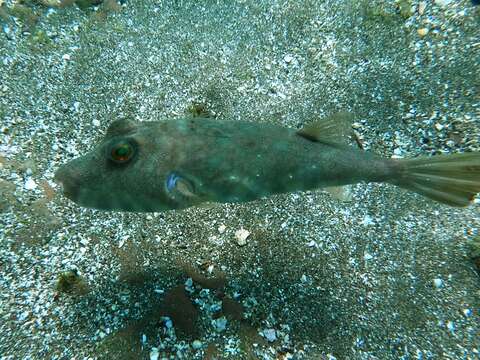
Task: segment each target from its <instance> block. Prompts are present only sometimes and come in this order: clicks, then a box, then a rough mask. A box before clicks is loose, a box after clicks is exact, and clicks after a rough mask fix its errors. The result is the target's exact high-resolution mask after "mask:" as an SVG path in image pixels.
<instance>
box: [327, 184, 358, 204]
mask: <svg viewBox="0 0 480 360" xmlns="http://www.w3.org/2000/svg"><path fill="white" fill-rule="evenodd" d="M323 190H325V191H326V192H328V193H329V194H330V195H331V196H332V197H334V198H335V199H337V200H340V201H345V202H349V201H352V191H351V190H352V189H351V188H350V186H348V185H345V186H329V187H326V188H324V189H323Z"/></svg>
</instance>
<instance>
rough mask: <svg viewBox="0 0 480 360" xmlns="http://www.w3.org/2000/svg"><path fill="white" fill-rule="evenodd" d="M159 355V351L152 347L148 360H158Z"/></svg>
mask: <svg viewBox="0 0 480 360" xmlns="http://www.w3.org/2000/svg"><path fill="white" fill-rule="evenodd" d="M159 355H160V353H159V352H158V349H157V348H152V350H151V351H150V360H158V356H159Z"/></svg>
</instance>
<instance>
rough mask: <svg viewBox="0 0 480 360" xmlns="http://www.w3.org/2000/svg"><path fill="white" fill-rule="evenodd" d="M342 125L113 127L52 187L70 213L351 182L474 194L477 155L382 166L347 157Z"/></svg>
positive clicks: (441, 196)
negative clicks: (75, 208) (73, 207)
mask: <svg viewBox="0 0 480 360" xmlns="http://www.w3.org/2000/svg"><path fill="white" fill-rule="evenodd" d="M350 120H351V118H350V115H349V114H347V113H339V114H336V115H333V116H331V117H329V118H327V119H324V120H321V121H319V122H317V123H314V124H312V125H310V126H307V127H306V128H304V129H302V130H294V129H289V128H286V127H282V126H276V125H269V124H260V123H253V122H243V121H218V120H214V119H208V118H183V119H177V120H168V121H158V122H142V123H135V122H132V121H128V120H119V121H115V122H113V123H112V124H111V125H110V127H109V128H108V131H107V134H106V136H105V138H104V139H103V140H102V141H101V142H100V144H98V145H97V146H96V147H95V148H94V149H93V150H92V151H91V152H88V153H85V154H84V155H83V156H81V157H79V158H77V159H74V160H72V161H70V162H68V163H67V164H65V165H63V166H61V167H60V168H59V169H58V171H57V172H56V174H55V179H56V181H57V182H59V183H60V184H61V185H62V187H63V192H64V195H65V196H66V197H68V198H69V199H71V200H73V201H74V202H75V203H77V204H79V205H81V206H85V207H91V208H96V209H102V210H119V211H136V212H146V211H164V210H170V209H182V208H187V207H190V206H196V205H200V204H202V203H206V202H217V203H226V202H246V201H251V200H255V199H258V198H261V197H265V196H269V195H272V194H278V193H286V192H295V191H305V190H311V189H319V188H325V187H332V186H340V185H346V184H353V183H358V182H362V181H365V182H388V183H391V184H394V185H397V186H400V187H403V188H405V189H408V190H411V191H414V192H416V193H419V194H421V195H424V196H427V197H429V198H431V199H433V200H436V201H439V202H441V203H444V204H448V205H452V206H467V205H468V204H469V203H470V202H471V200H472V199H473V198H474V196H475V195H476V194H477V193H478V192H479V191H480V153H463V154H453V155H439V156H432V157H420V158H415V159H400V160H399V159H388V158H382V157H380V156H377V155H375V154H372V153H369V152H365V151H362V150H360V149H357V148H354V147H350V146H348V145H347V143H346V142H345V141H344V138H345V135H346V134H347V133H348V132H349V131H351V126H350Z"/></svg>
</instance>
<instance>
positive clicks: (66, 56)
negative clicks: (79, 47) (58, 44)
mask: <svg viewBox="0 0 480 360" xmlns="http://www.w3.org/2000/svg"><path fill="white" fill-rule="evenodd" d="M62 59H63V60H65V61H68V60H70V59H71V56H70V54H63V56H62Z"/></svg>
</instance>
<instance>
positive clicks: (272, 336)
mask: <svg viewBox="0 0 480 360" xmlns="http://www.w3.org/2000/svg"><path fill="white" fill-rule="evenodd" d="M263 336H264V337H265V339H267V340H268V341H270V342H274V341H275V340H277V333H276V331H275V329H265V330H263Z"/></svg>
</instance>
